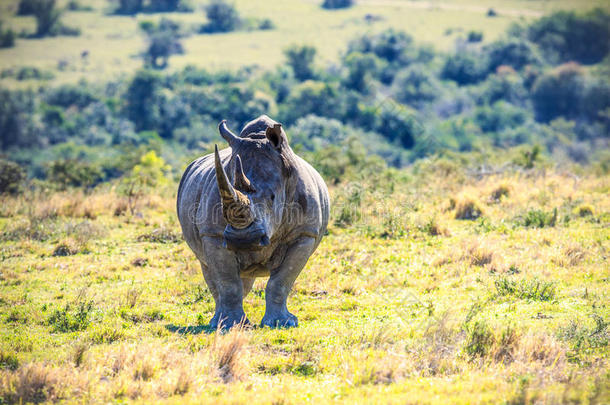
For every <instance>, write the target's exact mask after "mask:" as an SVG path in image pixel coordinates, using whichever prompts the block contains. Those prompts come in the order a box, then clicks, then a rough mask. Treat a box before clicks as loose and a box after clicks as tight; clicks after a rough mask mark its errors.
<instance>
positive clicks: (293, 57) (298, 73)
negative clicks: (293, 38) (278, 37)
mask: <svg viewBox="0 0 610 405" xmlns="http://www.w3.org/2000/svg"><path fill="white" fill-rule="evenodd" d="M284 55H285V56H286V59H288V65H290V67H291V68H292V71H293V72H294V77H296V78H297V79H298V80H301V81H304V80H309V79H312V78H313V77H314V72H313V61H314V58H315V56H316V48H314V47H313V46H307V45H302V46H299V45H292V46H291V47H289V48H286V49H284Z"/></svg>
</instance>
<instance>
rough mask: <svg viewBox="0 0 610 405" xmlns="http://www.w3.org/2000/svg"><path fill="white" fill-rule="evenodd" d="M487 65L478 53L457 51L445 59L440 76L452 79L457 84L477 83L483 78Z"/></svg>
mask: <svg viewBox="0 0 610 405" xmlns="http://www.w3.org/2000/svg"><path fill="white" fill-rule="evenodd" d="M486 74H487V66H486V63H485V61H484V60H483V59H482V57H481V56H480V55H475V54H471V53H467V52H459V53H456V54H454V55H451V56H449V57H448V58H447V60H446V61H445V64H444V65H443V68H442V71H441V77H442V78H443V79H447V80H453V81H454V82H457V83H458V84H459V85H461V86H463V85H468V84H473V83H477V82H479V81H481V80H483V79H484V78H485V76H486Z"/></svg>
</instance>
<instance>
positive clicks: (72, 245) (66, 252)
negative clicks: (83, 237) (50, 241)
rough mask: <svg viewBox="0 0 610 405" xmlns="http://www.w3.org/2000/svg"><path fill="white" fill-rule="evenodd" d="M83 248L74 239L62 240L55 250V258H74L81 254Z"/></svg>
mask: <svg viewBox="0 0 610 405" xmlns="http://www.w3.org/2000/svg"><path fill="white" fill-rule="evenodd" d="M81 249H82V246H80V245H79V244H78V243H77V242H76V241H75V240H74V239H72V238H65V239H62V240H61V241H60V242H59V243H58V244H57V245H56V246H55V248H54V249H53V256H72V255H75V254H78V253H80V251H81Z"/></svg>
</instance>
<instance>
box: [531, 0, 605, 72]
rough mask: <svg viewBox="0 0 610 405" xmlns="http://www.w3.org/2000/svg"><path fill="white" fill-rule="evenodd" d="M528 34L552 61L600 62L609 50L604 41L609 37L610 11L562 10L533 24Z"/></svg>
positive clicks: (599, 9)
mask: <svg viewBox="0 0 610 405" xmlns="http://www.w3.org/2000/svg"><path fill="white" fill-rule="evenodd" d="M527 37H528V39H529V40H530V41H532V42H534V43H536V44H538V46H539V47H540V49H542V52H543V53H544V55H545V56H546V58H547V59H548V60H549V61H550V62H551V63H554V64H556V63H562V62H568V61H576V62H580V63H583V64H593V63H598V62H601V61H602V60H603V59H604V58H605V57H606V56H607V55H608V53H609V52H610V41H607V40H605V39H607V38H610V13H609V12H608V11H606V10H604V9H601V8H598V9H594V10H591V11H588V12H587V13H585V14H577V13H575V12H573V11H559V12H556V13H553V14H551V15H549V16H545V17H542V18H540V19H539V20H537V21H535V22H534V23H532V24H531V25H530V26H529V27H528V28H527ZM602 38H603V39H602Z"/></svg>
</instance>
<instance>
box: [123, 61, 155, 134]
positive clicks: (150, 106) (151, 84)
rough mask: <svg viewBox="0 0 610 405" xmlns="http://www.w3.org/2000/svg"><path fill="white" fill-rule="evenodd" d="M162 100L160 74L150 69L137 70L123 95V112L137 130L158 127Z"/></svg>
mask: <svg viewBox="0 0 610 405" xmlns="http://www.w3.org/2000/svg"><path fill="white" fill-rule="evenodd" d="M162 102H163V96H162V95H161V76H159V75H158V74H156V73H154V72H151V71H150V70H139V71H138V72H137V73H136V74H135V76H134V78H133V79H132V81H131V83H130V84H129V87H128V88H127V94H126V95H125V113H126V115H127V118H129V119H130V120H131V121H132V122H133V123H134V125H135V130H136V131H137V132H140V131H146V130H153V129H155V128H158V126H159V125H160V121H161V108H160V105H161V103H162Z"/></svg>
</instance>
